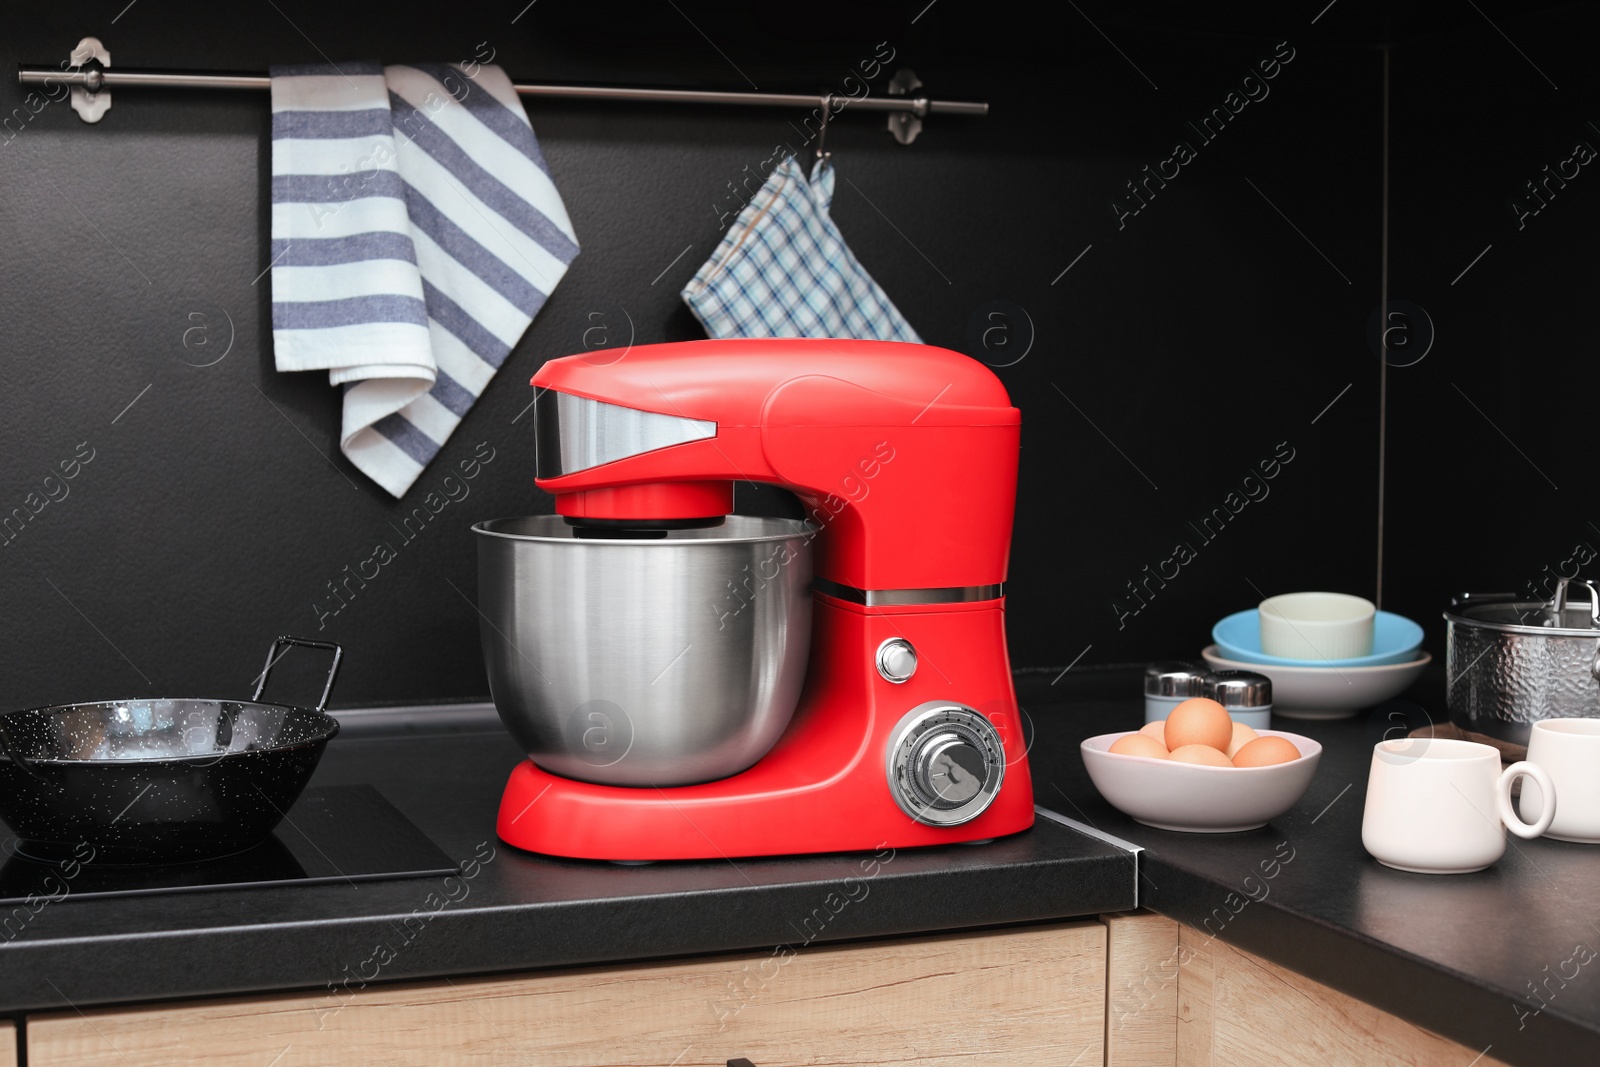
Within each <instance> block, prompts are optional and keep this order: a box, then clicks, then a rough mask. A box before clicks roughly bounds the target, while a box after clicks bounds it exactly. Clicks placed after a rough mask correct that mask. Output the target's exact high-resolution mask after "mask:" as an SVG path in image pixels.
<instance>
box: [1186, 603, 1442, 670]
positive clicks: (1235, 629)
mask: <svg viewBox="0 0 1600 1067" xmlns="http://www.w3.org/2000/svg"><path fill="white" fill-rule="evenodd" d="M1211 640H1213V641H1215V642H1216V643H1217V646H1218V648H1220V649H1221V651H1222V652H1223V654H1224V658H1226V659H1232V660H1240V661H1242V662H1245V663H1260V664H1264V665H1266V666H1274V665H1276V666H1279V667H1381V666H1383V665H1385V664H1389V663H1405V662H1406V661H1407V660H1413V659H1416V658H1417V649H1418V648H1420V647H1421V645H1422V627H1420V626H1418V625H1417V624H1416V623H1414V622H1412V621H1411V620H1410V619H1408V618H1406V617H1405V616H1403V615H1396V614H1394V613H1393V612H1388V611H1380V612H1378V615H1377V618H1376V619H1374V620H1373V625H1372V654H1371V655H1370V656H1352V657H1350V658H1348V659H1286V658H1284V657H1283V656H1269V655H1267V654H1266V653H1265V652H1263V651H1261V620H1260V618H1259V617H1258V616H1257V614H1256V609H1255V608H1251V609H1250V610H1249V611H1236V612H1234V613H1233V614H1232V615H1229V616H1228V617H1227V618H1225V619H1223V620H1222V621H1221V622H1219V623H1217V624H1216V625H1215V626H1213V627H1212V628H1211Z"/></svg>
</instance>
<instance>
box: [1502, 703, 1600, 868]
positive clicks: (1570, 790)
mask: <svg viewBox="0 0 1600 1067" xmlns="http://www.w3.org/2000/svg"><path fill="white" fill-rule="evenodd" d="M1528 762H1529V763H1532V764H1534V765H1535V766H1537V767H1539V768H1541V769H1542V770H1543V771H1544V772H1545V773H1546V774H1548V775H1549V776H1550V780H1551V781H1552V782H1554V783H1555V787H1556V795H1557V796H1559V797H1560V798H1561V802H1560V803H1559V804H1553V805H1550V806H1553V807H1554V808H1555V809H1556V811H1555V818H1554V819H1553V820H1552V821H1551V823H1550V829H1548V830H1546V831H1545V836H1546V837H1553V838H1555V839H1556V840H1557V841H1581V842H1584V843H1585V844H1595V843H1600V719H1543V720H1541V721H1539V722H1536V723H1534V724H1533V730H1532V732H1531V733H1530V734H1529V735H1528ZM1535 781H1537V779H1535ZM1546 806H1547V805H1546V804H1545V802H1544V793H1543V792H1542V791H1541V790H1540V789H1533V788H1530V787H1529V784H1528V783H1527V782H1523V783H1522V799H1521V800H1520V801H1519V802H1518V805H1517V808H1518V810H1519V811H1520V812H1521V813H1522V817H1523V818H1524V819H1537V818H1539V817H1540V813H1541V812H1542V811H1543V810H1544V808H1545V807H1546Z"/></svg>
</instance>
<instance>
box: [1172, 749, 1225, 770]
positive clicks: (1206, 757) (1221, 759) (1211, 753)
mask: <svg viewBox="0 0 1600 1067" xmlns="http://www.w3.org/2000/svg"><path fill="white" fill-rule="evenodd" d="M1167 758H1168V759H1170V760H1172V761H1173V762H1174V763H1198V764H1200V765H1201V766H1204V767H1232V766H1233V764H1232V763H1230V762H1228V757H1227V756H1224V755H1223V754H1222V750H1221V749H1216V748H1212V747H1211V746H1210V745H1184V746H1183V747H1181V748H1175V749H1173V750H1172V752H1171V753H1170V754H1169V755H1168V756H1167Z"/></svg>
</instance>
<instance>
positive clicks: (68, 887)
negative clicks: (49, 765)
mask: <svg viewBox="0 0 1600 1067" xmlns="http://www.w3.org/2000/svg"><path fill="white" fill-rule="evenodd" d="M0 860H3V861H4V862H3V865H0V905H12V904H18V903H28V902H30V901H39V900H76V899H80V898H86V897H107V896H131V895H136V894H146V893H182V892H192V891H196V890H215V889H239V888H244V887H248V886H267V885H274V886H275V885H309V884H315V883H318V882H349V883H355V882H363V881H376V880H381V879H389V878H423V877H438V876H444V875H451V874H456V873H458V872H459V867H458V865H457V864H456V863H455V862H453V861H452V860H451V859H450V857H449V856H447V855H445V853H444V852H443V851H442V850H441V849H440V848H439V846H438V845H436V844H434V843H433V841H432V840H431V839H429V837H428V836H427V835H426V834H424V833H423V832H422V831H421V830H419V829H417V827H416V825H415V824H414V823H413V822H412V821H411V820H410V819H408V818H406V817H405V816H404V815H402V814H401V813H400V812H399V811H397V810H396V809H395V807H394V805H392V804H390V803H389V801H388V800H386V799H384V796H383V794H382V793H380V792H378V791H377V790H376V789H374V788H373V787H372V786H370V785H335V786H321V787H317V786H312V787H309V788H307V789H306V790H305V792H303V793H302V794H301V795H300V799H299V801H297V802H296V803H295V805H294V807H292V808H290V809H289V812H288V814H287V815H286V816H284V820H283V822H282V823H280V824H279V826H278V828H277V830H275V831H273V833H272V835H271V836H270V837H268V838H267V839H266V840H265V841H264V842H262V843H261V844H259V845H257V846H256V847H254V848H251V849H247V850H245V851H244V852H238V853H235V854H233V855H231V856H223V857H220V858H217V859H210V860H204V861H200V862H191V863H173V864H161V865H137V866H130V865H111V864H106V863H98V864H97V863H96V862H95V861H94V857H93V850H92V848H90V846H88V845H82V846H79V850H78V852H77V853H76V854H73V855H54V854H50V855H32V854H30V853H29V848H28V844H27V843H26V842H23V841H20V840H18V838H17V837H16V835H14V834H13V833H11V831H10V830H9V829H8V828H6V827H5V825H4V824H3V823H0Z"/></svg>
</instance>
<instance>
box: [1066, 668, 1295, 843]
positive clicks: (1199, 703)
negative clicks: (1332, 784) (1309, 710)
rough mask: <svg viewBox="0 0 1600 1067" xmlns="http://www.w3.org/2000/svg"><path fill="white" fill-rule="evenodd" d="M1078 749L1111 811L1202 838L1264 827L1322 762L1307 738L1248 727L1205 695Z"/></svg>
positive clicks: (1288, 804)
mask: <svg viewBox="0 0 1600 1067" xmlns="http://www.w3.org/2000/svg"><path fill="white" fill-rule="evenodd" d="M1079 751H1081V752H1082V753H1083V765H1084V766H1085V767H1086V768H1087V769H1088V771H1089V778H1090V780H1091V781H1093V782H1094V785H1095V788H1096V789H1098V790H1100V795H1101V796H1103V797H1105V798H1106V800H1107V802H1109V803H1110V804H1111V806H1112V807H1114V808H1116V809H1117V810H1118V811H1120V812H1122V813H1123V814H1124V815H1128V816H1130V817H1132V818H1133V819H1135V820H1137V821H1138V822H1142V823H1144V824H1145V825H1146V826H1154V827H1156V828H1157V829H1161V830H1184V831H1187V832H1190V833H1202V834H1224V833H1234V832H1237V831H1240V830H1254V829H1256V828H1257V827H1261V826H1265V825H1266V824H1267V823H1268V822H1269V821H1271V820H1272V819H1275V818H1277V817H1278V816H1279V815H1282V814H1283V813H1284V812H1286V811H1288V810H1289V809H1290V808H1291V807H1293V806H1294V804H1295V802H1296V801H1298V800H1299V799H1300V798H1301V797H1302V796H1304V795H1305V791H1306V789H1307V788H1308V787H1309V786H1310V785H1311V778H1312V776H1313V775H1314V774H1316V771H1317V763H1318V761H1319V760H1321V758H1322V746H1321V745H1320V744H1318V743H1317V742H1315V741H1313V740H1312V739H1311V738H1309V737H1304V736H1302V735H1300V734H1291V733H1285V732H1284V731H1281V730H1252V729H1251V728H1250V727H1248V726H1246V725H1244V724H1243V723H1236V722H1234V721H1233V720H1232V719H1231V718H1229V716H1228V712H1227V709H1225V708H1224V707H1223V706H1222V705H1221V704H1218V703H1217V702H1216V701H1214V700H1208V699H1206V698H1205V697H1194V698H1192V699H1189V700H1185V701H1184V702H1183V703H1181V704H1178V705H1177V706H1176V707H1174V708H1173V709H1172V712H1171V714H1169V715H1168V716H1167V718H1166V720H1165V721H1163V722H1153V723H1148V724H1146V726H1145V727H1144V729H1142V730H1137V731H1127V732H1123V733H1114V734H1100V735H1098V736H1096V737H1091V738H1089V739H1087V740H1086V741H1084V742H1083V743H1082V744H1081V745H1080V746H1079Z"/></svg>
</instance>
